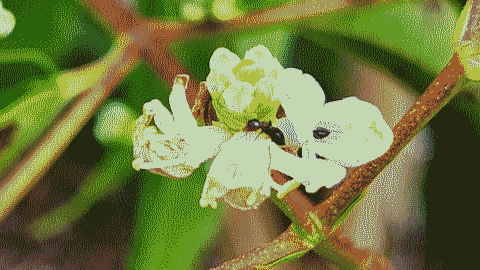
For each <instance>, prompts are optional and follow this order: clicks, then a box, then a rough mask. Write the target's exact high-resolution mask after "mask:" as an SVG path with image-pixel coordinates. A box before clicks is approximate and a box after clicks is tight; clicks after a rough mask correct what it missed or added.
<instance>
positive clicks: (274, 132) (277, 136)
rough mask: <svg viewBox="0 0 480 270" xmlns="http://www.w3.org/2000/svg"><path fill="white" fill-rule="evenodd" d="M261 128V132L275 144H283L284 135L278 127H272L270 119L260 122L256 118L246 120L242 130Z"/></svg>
mask: <svg viewBox="0 0 480 270" xmlns="http://www.w3.org/2000/svg"><path fill="white" fill-rule="evenodd" d="M259 129H262V132H263V133H265V134H267V135H268V136H270V138H271V139H272V141H273V142H274V143H276V144H277V145H285V137H284V136H283V133H282V131H281V130H280V129H278V128H275V127H272V121H269V122H268V123H267V122H260V121H258V120H257V119H253V120H250V121H248V123H247V125H246V126H245V127H244V128H243V131H257V130H259Z"/></svg>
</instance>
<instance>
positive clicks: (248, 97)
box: [223, 81, 254, 113]
mask: <svg viewBox="0 0 480 270" xmlns="http://www.w3.org/2000/svg"><path fill="white" fill-rule="evenodd" d="M253 95H254V92H253V87H252V85H251V84H249V83H244V82H239V81H237V82H235V84H232V85H230V87H228V88H227V89H226V90H225V92H223V98H224V99H225V105H226V106H227V108H228V109H229V110H232V111H235V112H238V113H241V112H243V111H245V110H246V109H247V108H248V106H249V105H250V103H251V102H252V99H253Z"/></svg>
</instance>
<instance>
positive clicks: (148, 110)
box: [132, 75, 229, 178]
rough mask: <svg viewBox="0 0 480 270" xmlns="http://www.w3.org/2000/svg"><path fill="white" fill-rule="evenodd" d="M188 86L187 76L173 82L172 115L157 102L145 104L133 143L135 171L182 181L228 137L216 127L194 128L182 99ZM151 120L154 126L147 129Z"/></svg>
mask: <svg viewBox="0 0 480 270" xmlns="http://www.w3.org/2000/svg"><path fill="white" fill-rule="evenodd" d="M187 83H188V76H187V75H180V76H177V78H176V79H175V83H174V85H173V89H172V92H171V94H170V99H169V101H170V106H171V108H172V114H170V112H169V111H168V110H167V108H165V107H164V106H163V104H162V103H161V102H160V101H159V100H157V99H155V100H152V101H150V102H148V103H146V104H145V105H144V107H143V115H142V116H141V117H140V118H139V119H138V120H137V130H136V132H135V134H134V140H133V141H134V157H135V160H134V161H133V163H132V165H133V167H134V168H135V169H136V170H140V169H146V170H150V171H151V172H153V173H157V174H161V175H164V176H168V177H173V178H184V177H187V176H189V175H190V174H191V173H192V172H193V170H194V169H195V168H197V167H198V166H199V165H200V164H201V163H202V162H204V161H206V160H208V159H210V158H213V157H214V156H215V155H216V154H217V153H218V151H219V150H220V146H221V145H222V143H223V142H224V141H226V140H228V138H229V134H228V133H226V132H225V131H223V130H221V129H219V128H217V127H198V126H197V123H196V120H195V118H194V117H193V115H192V112H191V111H190V107H189V106H188V103H187V100H186V96H185V89H186V86H187ZM152 119H153V120H154V122H155V125H156V127H154V126H148V125H149V123H150V121H151V120H152ZM157 128H158V129H157ZM158 131H160V132H161V133H159V132H158Z"/></svg>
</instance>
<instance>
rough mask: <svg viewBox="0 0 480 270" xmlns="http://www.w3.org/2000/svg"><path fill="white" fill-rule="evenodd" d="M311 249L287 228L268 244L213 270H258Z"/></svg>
mask: <svg viewBox="0 0 480 270" xmlns="http://www.w3.org/2000/svg"><path fill="white" fill-rule="evenodd" d="M311 248H312V246H311V245H309V244H308V243H307V242H305V241H302V240H301V239H300V238H299V237H298V236H297V234H296V233H294V232H293V230H292V228H291V227H289V228H288V229H287V230H286V231H285V232H283V233H282V234H281V235H279V236H278V237H277V238H275V239H274V240H272V241H271V242H269V243H265V244H263V245H261V246H259V247H257V248H255V249H253V250H251V251H249V252H248V253H247V254H244V255H242V256H241V257H238V258H235V259H233V260H230V261H228V262H225V263H223V264H222V265H220V266H218V267H216V268H214V269H215V270H221V269H236V270H240V269H258V267H261V266H265V265H268V264H271V263H273V262H275V261H277V260H280V259H282V258H284V257H286V256H289V255H292V254H295V253H299V252H300V253H301V252H307V251H308V250H310V249H311Z"/></svg>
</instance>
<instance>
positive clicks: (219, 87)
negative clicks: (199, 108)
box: [207, 69, 236, 94]
mask: <svg viewBox="0 0 480 270" xmlns="http://www.w3.org/2000/svg"><path fill="white" fill-rule="evenodd" d="M235 81H236V78H235V76H234V75H233V72H232V70H231V69H228V70H227V69H225V70H211V71H210V73H209V74H208V76H207V89H208V91H209V92H210V94H212V93H215V92H218V93H220V94H221V93H223V92H224V91H225V89H227V88H228V87H229V86H230V85H231V84H232V83H233V82H235Z"/></svg>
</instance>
